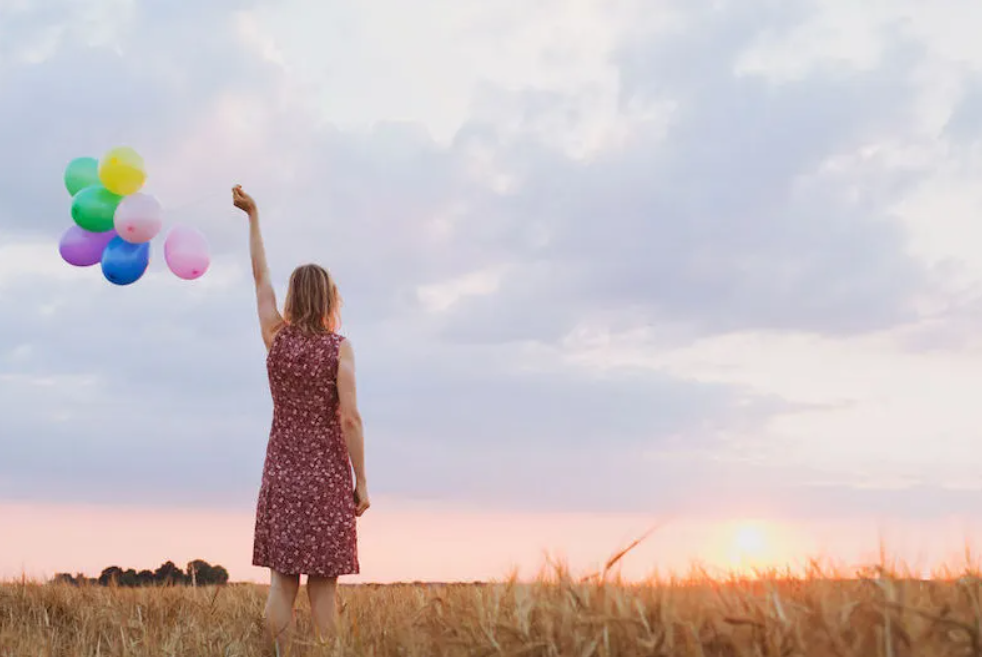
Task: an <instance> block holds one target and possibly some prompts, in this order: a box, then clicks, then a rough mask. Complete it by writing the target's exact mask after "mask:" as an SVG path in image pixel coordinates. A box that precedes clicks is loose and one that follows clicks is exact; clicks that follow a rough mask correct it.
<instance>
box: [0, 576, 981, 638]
mask: <svg viewBox="0 0 982 657" xmlns="http://www.w3.org/2000/svg"><path fill="white" fill-rule="evenodd" d="M265 592H266V587H264V586H259V585H252V584H232V585H229V586H226V587H221V588H198V589H191V588H156V589H117V588H100V587H86V586H83V587H80V588H75V587H72V586H68V585H63V584H43V583H32V582H26V581H25V582H17V583H8V584H3V585H0V655H2V657H9V656H14V655H16V656H17V657H21V656H47V655H73V656H75V655H79V656H85V655H93V656H94V655H98V656H100V657H101V656H103V655H105V656H110V655H153V656H154V657H163V656H166V655H194V656H204V655H229V656H232V655H237V656H243V657H244V656H249V655H267V654H271V652H270V649H269V647H268V646H267V645H266V642H265V641H264V638H263V631H262V610H263V605H264V601H265V597H264V596H265ZM303 593H304V592H303V591H301V598H300V601H299V603H298V605H299V610H298V615H297V633H296V641H295V645H294V648H293V650H292V651H291V653H290V654H291V655H379V656H382V655H426V656H431V655H528V656H540V655H541V656H545V655H552V656H560V655H562V656H566V655H569V656H573V657H589V656H591V655H597V656H604V657H606V656H615V655H617V656H620V655H625V656H626V655H664V656H665V657H669V656H671V657H674V656H680V657H681V656H687V655H692V656H696V655H698V656H706V657H712V656H716V655H720V656H727V657H731V656H737V655H760V656H775V657H777V656H786V655H816V656H820V655H830V656H847V655H856V656H857V657H874V656H879V655H882V656H884V657H905V656H908V655H911V656H912V655H919V656H922V657H933V656H940V655H951V656H955V655H980V656H982V603H980V598H982V583H980V580H979V578H978V577H975V576H971V575H969V576H962V577H960V578H958V579H936V580H931V581H920V580H916V579H912V578H901V577H897V576H888V575H886V574H884V573H883V572H882V571H880V572H879V573H877V572H876V571H871V575H870V576H869V577H864V578H859V579H851V580H846V579H836V578H833V577H829V576H827V575H825V574H822V573H819V572H817V571H815V572H813V573H811V574H810V575H808V576H802V577H790V576H784V577H781V576H777V575H774V574H771V575H768V576H765V577H761V578H758V579H756V580H753V581H750V580H743V581H740V580H730V581H726V582H720V581H716V580H711V579H708V578H703V577H693V578H689V579H686V580H674V581H662V582H649V583H647V584H643V585H638V584H626V583H621V582H617V581H610V580H609V579H607V581H604V579H603V578H594V579H592V580H574V579H573V578H571V577H570V576H569V575H568V574H567V573H566V572H565V571H564V570H563V569H562V568H557V569H555V570H554V571H550V572H549V573H548V574H546V575H544V576H543V577H541V578H540V579H539V580H538V581H537V582H534V583H531V584H522V583H518V582H514V581H512V582H503V583H497V584H489V585H486V586H473V585H450V586H425V585H423V586H419V585H418V586H413V585H395V586H385V587H370V586H358V587H342V589H341V617H340V618H341V623H340V624H341V627H342V630H341V634H340V636H339V637H337V640H336V642H335V643H334V644H333V645H331V646H324V645H316V644H315V643H313V642H312V641H311V640H310V639H309V637H310V636H312V634H311V631H310V625H309V615H308V613H307V605H306V601H305V600H304V599H303Z"/></svg>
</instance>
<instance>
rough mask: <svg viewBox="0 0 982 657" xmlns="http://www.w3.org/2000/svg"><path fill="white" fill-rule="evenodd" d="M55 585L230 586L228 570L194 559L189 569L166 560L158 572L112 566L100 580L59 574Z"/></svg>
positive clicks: (189, 563)
mask: <svg viewBox="0 0 982 657" xmlns="http://www.w3.org/2000/svg"><path fill="white" fill-rule="evenodd" d="M52 581H54V582H60V583H64V584H71V585H73V586H81V585H83V584H88V585H93V586H110V585H115V586H127V587H138V586H168V585H169V586H175V585H176V586H191V585H197V586H208V585H214V584H227V583H228V571H227V570H225V568H224V567H222V566H219V565H215V566H212V565H211V564H210V563H208V562H207V561H203V560H201V559H195V560H194V561H191V562H188V565H187V569H186V570H181V569H180V568H179V567H178V566H177V565H175V564H174V562H173V561H167V562H166V563H163V564H161V565H160V567H159V568H157V569H156V570H140V571H137V570H135V569H133V568H128V569H126V570H123V569H122V568H120V567H119V566H109V567H108V568H105V569H103V571H102V573H100V575H99V576H98V577H86V576H85V575H84V574H82V573H78V574H76V575H71V574H69V573H58V574H56V575H55V576H54V578H53V580H52Z"/></svg>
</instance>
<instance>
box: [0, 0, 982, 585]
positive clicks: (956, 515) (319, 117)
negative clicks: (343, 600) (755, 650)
mask: <svg viewBox="0 0 982 657" xmlns="http://www.w3.org/2000/svg"><path fill="white" fill-rule="evenodd" d="M980 30H982V6H979V5H976V4H974V3H969V2H967V1H966V0H938V1H937V2H934V3H931V4H925V3H923V2H920V1H919V0H899V1H898V0H893V1H891V2H886V1H885V0H884V1H880V0H871V1H869V2H864V3H854V2H848V1H846V0H821V1H819V0H790V1H787V0H785V1H782V2H776V1H773V0H729V1H727V0H715V1H710V0H537V1H536V2H528V0H500V1H499V2H495V3H487V2H479V1H478V0H418V1H417V2H413V3H405V2H401V1H400V0H377V1H375V2H372V3H340V2H335V1H333V0H330V1H318V2H314V1H313V0H280V1H278V2H275V3H274V2H264V1H262V0H253V1H244V0H243V1H239V0H213V1H211V2H208V3H207V4H204V3H174V2H165V1H164V0H142V1H140V0H89V1H88V2H84V3H79V2H71V1H69V0H46V1H45V2H34V1H31V0H0V144H2V152H3V154H4V157H3V158H2V159H0V536H4V535H5V538H3V539H0V577H16V576H19V575H20V574H21V573H29V574H31V575H32V576H49V575H50V574H52V573H54V572H59V571H65V570H68V571H74V570H84V571H87V572H89V573H90V574H94V573H97V572H98V571H99V570H101V568H102V567H103V566H106V565H110V564H109V562H111V561H116V562H120V563H121V565H124V566H129V565H132V566H133V567H137V568H142V567H152V566H155V565H157V564H158V563H159V562H161V561H163V560H165V559H174V560H175V561H177V562H179V563H180V562H182V560H183V561H189V560H190V559H193V558H204V559H206V560H209V561H211V562H212V563H215V562H218V563H222V564H225V565H227V566H228V567H229V568H230V570H231V572H232V575H233V577H235V578H237V579H255V580H263V579H264V578H265V576H266V575H265V573H264V572H263V571H262V570H260V569H258V568H253V567H252V566H251V565H250V563H249V559H250V557H251V538H252V537H251V531H252V521H253V515H252V514H253V513H254V510H255V501H256V494H257V492H258V485H259V479H260V475H261V470H262V464H263V457H264V451H265V444H266V440H267V437H268V431H269V423H270V417H271V410H272V408H271V402H270V400H269V393H268V387H267V383H266V378H265V377H266V373H265V365H264V348H263V344H262V340H261V338H260V335H259V330H258V321H257V319H256V315H255V303H254V293H253V288H252V281H251V276H250V269H249V261H248V242H247V234H246V224H245V222H244V220H243V218H242V215H241V213H239V212H238V211H237V210H235V209H234V208H232V207H231V194H230V191H229V190H230V188H231V186H232V185H234V184H236V183H241V184H242V185H244V187H245V188H246V190H247V191H249V192H250V193H251V194H253V196H254V197H255V198H256V200H257V201H258V203H259V206H260V211H261V213H262V221H263V228H264V231H265V239H266V245H267V248H268V251H269V259H270V266H271V269H272V272H273V276H274V279H275V283H276V287H277V290H278V293H279V296H280V298H281V299H282V298H283V297H284V294H285V284H286V281H287V278H288V276H289V273H290V271H291V270H292V268H293V267H294V266H296V265H299V264H302V263H304V262H318V263H321V264H324V265H326V266H327V267H328V268H329V269H330V270H331V272H332V273H333V275H334V276H335V278H336V279H337V281H338V284H339V286H340V289H341V292H342V295H343V297H344V308H343V327H342V332H343V333H344V334H345V335H346V336H348V337H349V339H351V341H352V344H353V345H354V348H355V352H356V354H357V362H358V376H359V401H360V404H361V406H362V412H363V414H364V416H365V422H366V450H367V456H366V458H367V471H368V479H369V487H370V490H371V494H372V499H373V508H372V509H371V510H370V511H369V514H368V515H366V517H365V518H364V519H363V520H362V521H361V525H360V530H359V531H360V536H361V546H362V548H361V549H362V570H363V573H362V575H360V576H359V578H355V581H357V580H358V579H360V580H362V581H383V580H385V581H389V580H399V579H404V580H412V579H421V578H426V579H476V578H485V577H494V576H496V575H497V574H501V575H504V574H505V572H506V571H507V569H508V568H511V567H517V568H519V569H520V570H521V571H522V572H534V571H535V569H536V568H537V567H539V566H540V565H541V564H542V563H543V554H544V553H545V552H551V553H559V554H565V555H567V556H568V558H569V559H570V561H571V563H572V564H573V565H575V566H576V567H578V568H583V569H589V568H591V567H592V566H593V565H595V564H596V563H599V562H602V561H603V560H604V559H605V558H606V557H607V556H608V555H609V554H610V553H612V552H614V551H616V550H617V549H618V548H619V547H621V546H622V545H624V544H625V543H626V542H628V541H630V540H631V539H632V538H634V537H636V536H638V535H641V534H643V533H644V532H645V531H646V530H647V529H648V528H650V527H652V526H658V527H659V529H658V530H657V531H656V533H655V534H654V535H653V538H652V539H651V540H649V541H648V542H647V543H645V544H644V545H643V546H642V547H641V548H639V549H638V551H636V552H635V553H632V555H631V556H630V558H629V560H627V561H626V562H625V568H626V569H627V570H628V571H629V572H631V573H636V574H638V575H641V574H643V573H648V572H650V571H652V570H653V569H656V568H663V567H669V566H671V567H673V568H674V567H679V568H681V567H684V566H685V564H686V563H689V562H691V561H692V560H693V559H698V560H705V561H707V562H710V563H713V564H718V565H722V566H726V565H730V566H733V565H734V564H737V565H739V564H744V563H746V562H747V561H748V560H757V561H760V562H765V561H766V562H767V563H777V562H781V563H785V562H790V561H794V560H796V559H797V560H800V559H803V558H804V557H805V556H806V555H809V554H811V553H822V554H826V555H827V556H829V557H831V558H836V559H842V560H845V561H850V562H851V561H852V560H857V559H862V558H865V557H866V556H869V555H870V554H874V553H875V552H876V551H877V550H878V543H877V541H878V540H879V539H881V538H883V537H884V536H886V537H887V538H888V539H889V542H890V546H891V547H892V549H893V550H894V551H895V552H896V553H897V554H898V555H900V556H901V557H902V558H904V559H906V560H909V561H911V562H917V561H918V560H925V559H926V560H927V561H931V560H935V561H937V560H939V559H948V558H950V556H951V555H953V554H958V553H959V552H960V551H961V550H963V548H964V543H965V541H966V540H970V539H971V537H972V536H973V535H974V534H973V532H975V531H976V529H975V528H976V527H977V526H978V521H979V520H980V519H982V518H980V516H982V511H980V510H979V509H980V507H979V504H978V501H979V499H980V494H982V475H980V474H979V473H980V472H982V449H979V448H978V444H979V440H980V438H982V406H980V405H979V404H978V403H977V401H976V397H977V394H978V390H979V389H980V388H982V339H980V337H979V329H980V328H982V249H980V248H979V244H982V186H980V185H979V184H978V180H980V179H982V45H980V42H979V41H978V40H977V35H978V34H979V32H980ZM117 145H129V146H132V147H134V148H136V149H137V150H138V151H139V152H140V153H141V154H142V155H143V157H144V158H145V160H146V163H147V168H148V172H149V178H148V182H147V187H146V189H145V191H146V192H148V193H152V194H154V195H155V196H156V197H157V198H159V199H160V200H161V202H162V203H163V205H164V209H165V213H166V214H165V230H166V229H169V228H170V227H171V226H174V225H177V224H189V225H193V226H195V227H197V228H199V229H200V230H201V231H203V232H204V234H205V235H206V237H207V239H208V241H209V243H210V245H211V249H212V255H213V261H212V267H211V269H210V270H209V272H208V273H207V274H206V275H205V277H203V278H202V279H199V280H197V281H193V282H188V281H182V280H179V279H177V278H176V277H174V276H173V275H171V274H170V273H169V272H168V271H167V269H166V266H165V264H164V262H163V258H162V253H161V248H162V245H161V242H160V240H157V241H156V243H155V245H154V249H155V250H154V256H153V258H152V262H151V266H150V270H149V272H148V273H147V275H146V276H145V277H144V278H143V279H141V280H140V281H139V282H138V283H136V284H135V285H132V286H129V287H125V288H120V287H116V286H112V285H110V284H109V283H107V282H106V281H105V280H104V279H103V278H102V276H101V273H100V272H99V271H98V267H96V268H92V269H77V268H73V267H71V266H69V265H68V264H66V263H64V262H63V261H61V259H60V257H59V255H58V250H57V244H58V239H59V237H60V235H61V233H62V232H63V231H64V230H65V229H66V228H67V227H68V226H69V225H71V217H70V213H69V208H70V198H69V196H68V195H67V192H66V191H65V189H64V186H63V183H62V173H63V171H64V168H65V165H66V164H67V163H68V161H69V160H71V159H72V158H74V157H79V156H94V157H98V156H99V155H101V154H102V153H104V152H105V151H107V150H108V149H109V148H112V147H113V146H117ZM5 529H6V531H4V530H5ZM67 546H71V547H67Z"/></svg>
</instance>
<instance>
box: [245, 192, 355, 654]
mask: <svg viewBox="0 0 982 657" xmlns="http://www.w3.org/2000/svg"><path fill="white" fill-rule="evenodd" d="M232 200H233V203H234V205H235V207H237V208H239V209H240V210H242V211H244V212H245V213H246V214H247V215H248V217H249V247H250V251H251V253H252V274H253V277H254V278H255V282H256V302H257V305H258V309H259V324H260V328H261V329H262V336H263V341H264V342H265V343H266V350H267V355H266V369H267V374H268V376H269V388H270V392H271V394H272V398H273V423H272V428H271V430H270V434H269V444H268V446H267V449H266V461H265V465H264V467H263V478H262V485H261V486H260V489H259V500H258V503H257V506H256V528H255V540H254V544H253V557H252V563H253V564H254V565H256V566H264V567H267V568H269V569H270V589H269V598H268V600H267V602H266V612H265V621H266V627H267V629H268V631H269V632H270V634H271V637H272V639H273V640H274V641H275V645H276V648H277V652H279V651H280V650H281V649H282V648H283V647H285V645H286V644H287V642H288V638H289V637H288V635H289V629H290V626H291V624H292V620H293V607H294V604H295V602H296V599H297V593H298V591H299V590H300V575H301V574H306V575H307V594H308V596H309V597H310V609H311V615H312V616H313V621H314V627H315V629H316V631H317V633H318V634H319V635H320V637H321V638H322V639H323V638H327V637H329V636H331V635H332V634H333V632H334V629H335V614H336V608H337V607H336V596H337V578H338V577H339V576H340V575H352V574H357V573H358V572H359V564H358V554H357V537H356V520H355V518H356V517H357V516H361V515H362V514H363V513H364V512H365V510H366V509H368V506H369V502H368V487H367V483H366V480H365V456H364V437H363V434H362V422H361V416H360V415H359V413H358V405H357V402H356V396H355V360H354V352H353V351H352V348H351V343H350V342H349V341H348V340H346V339H345V338H343V337H342V336H340V335H338V334H337V333H336V332H335V331H336V330H337V328H338V324H339V318H340V312H339V311H340V298H339V296H338V289H337V286H336V285H335V284H334V281H333V280H332V279H331V276H330V274H328V272H327V271H326V270H324V269H323V268H321V267H319V266H317V265H303V266H301V267H297V269H296V270H294V272H293V274H292V275H291V276H290V287H289V290H288V291H287V295H286V304H285V305H284V313H283V315H280V311H279V310H278V309H277V307H276V294H275V293H274V291H273V284H272V281H271V280H270V275H269V269H268V267H267V265H266V252H265V248H264V247H263V240H262V234H261V233H260V230H259V212H258V210H257V208H256V203H255V201H253V199H252V198H251V197H250V196H249V195H248V194H246V193H245V192H244V191H242V187H241V186H238V185H237V186H236V187H234V188H233V189H232ZM352 469H353V470H354V481H352V476H351V471H352ZM352 493H353V494H352Z"/></svg>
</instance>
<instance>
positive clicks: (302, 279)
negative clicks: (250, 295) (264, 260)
mask: <svg viewBox="0 0 982 657" xmlns="http://www.w3.org/2000/svg"><path fill="white" fill-rule="evenodd" d="M283 311H284V313H283V314H284V319H285V320H286V322H287V324H289V325H290V326H296V327H297V328H299V329H300V330H301V331H303V332H304V333H324V332H328V331H336V330H338V329H339V328H340V327H341V295H340V294H339V293H338V286H337V285H335V283H334V279H333V278H332V277H331V274H330V273H328V271H327V270H326V269H324V268H323V267H321V266H320V265H313V264H311V265H301V266H299V267H297V268H296V269H294V270H293V273H292V274H291V275H290V287H289V289H288V290H287V293H286V304H285V306H284V308H283Z"/></svg>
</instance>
